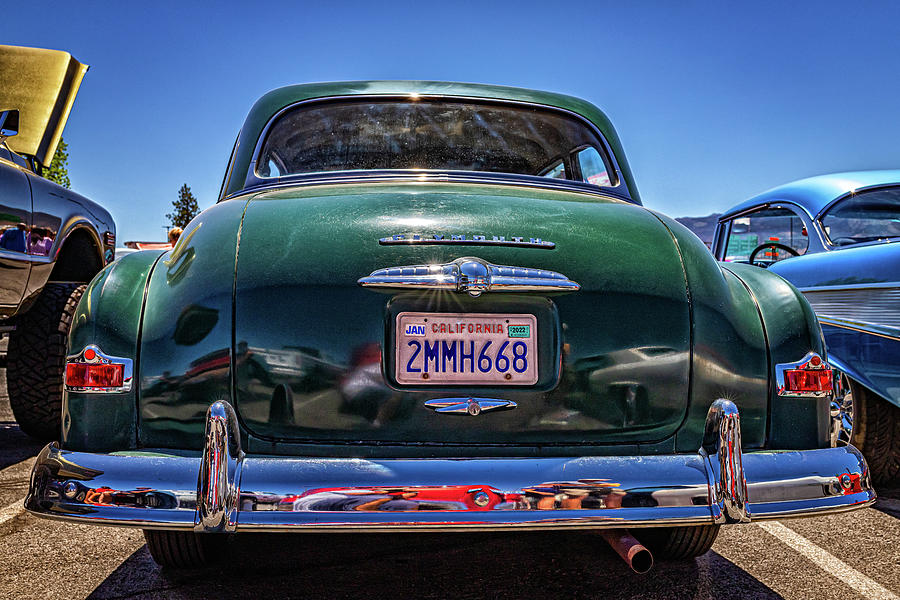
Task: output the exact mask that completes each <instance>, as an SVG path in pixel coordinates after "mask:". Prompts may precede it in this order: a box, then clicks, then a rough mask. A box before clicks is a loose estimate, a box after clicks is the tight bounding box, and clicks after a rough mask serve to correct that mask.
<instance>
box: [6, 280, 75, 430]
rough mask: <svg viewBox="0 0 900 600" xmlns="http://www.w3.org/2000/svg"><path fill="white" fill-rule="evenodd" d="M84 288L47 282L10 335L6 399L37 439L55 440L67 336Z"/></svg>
mask: <svg viewBox="0 0 900 600" xmlns="http://www.w3.org/2000/svg"><path fill="white" fill-rule="evenodd" d="M86 287H87V286H86V285H84V284H79V283H48V284H47V285H46V286H45V287H44V289H43V291H42V292H41V295H40V296H38V298H37V300H35V302H34V304H33V305H32V306H31V308H30V309H29V310H28V312H27V313H25V314H24V315H21V316H19V317H17V318H16V330H15V331H14V332H12V334H11V335H10V338H9V350H8V353H7V356H8V358H7V371H6V381H7V388H8V390H9V403H10V405H11V407H12V411H13V414H14V415H15V417H16V421H18V422H19V426H20V427H21V428H22V431H24V432H25V433H27V434H28V435H30V436H33V437H36V438H38V439H41V440H56V439H59V431H60V421H61V417H62V393H63V370H64V369H65V365H66V341H67V339H68V337H69V327H70V326H71V325H72V316H73V315H74V314H75V307H76V306H77V305H78V301H79V300H80V299H81V296H82V294H84V290H85V288H86Z"/></svg>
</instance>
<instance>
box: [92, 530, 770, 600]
mask: <svg viewBox="0 0 900 600" xmlns="http://www.w3.org/2000/svg"><path fill="white" fill-rule="evenodd" d="M233 542H234V543H232V544H231V548H230V552H229V554H230V557H229V561H228V563H227V566H224V567H218V568H210V569H203V570H194V571H181V572H175V571H169V570H162V569H160V568H159V567H158V566H156V564H155V563H154V562H153V559H152V558H151V557H150V554H149V552H148V551H147V547H146V546H144V547H142V548H141V549H140V550H138V551H136V552H135V553H134V554H132V555H131V556H130V557H129V558H128V559H127V560H126V561H125V562H123V563H122V564H121V565H120V566H119V568H118V569H116V570H115V571H114V572H113V573H112V574H111V575H110V576H109V577H108V578H107V579H106V580H105V581H104V582H103V583H101V584H100V585H99V586H98V587H97V588H96V589H95V590H94V592H93V594H92V595H91V596H90V598H117V597H122V596H127V597H129V598H157V597H158V598H163V597H165V598H185V599H187V598H208V597H220V596H226V595H227V596H229V597H234V598H245V597H246V598H251V597H253V598H259V597H267V596H269V597H272V596H281V597H307V598H309V597H313V598H315V597H327V598H344V597H351V598H355V597H364V598H391V599H396V598H403V597H415V598H417V599H418V598H447V597H453V598H454V599H465V598H479V599H480V598H485V597H488V598H526V597H536V596H540V597H558V598H562V597H565V598H597V597H610V598H616V599H617V600H620V599H625V598H645V597H653V598H719V597H721V598H729V597H741V598H766V599H772V598H781V596H780V595H778V594H777V593H775V592H774V591H773V590H771V589H770V588H768V587H766V586H765V585H763V584H762V583H760V582H759V581H757V580H756V579H754V578H753V576H752V575H750V574H749V573H746V572H745V571H743V570H742V569H740V568H739V567H737V566H736V565H734V564H733V563H731V562H730V561H728V560H726V559H725V558H723V557H721V556H719V555H718V554H716V553H715V552H709V553H707V554H706V555H705V556H702V557H700V558H699V559H697V560H694V561H686V562H679V563H661V564H657V565H656V566H655V567H654V569H653V570H652V571H651V572H650V573H649V574H648V575H645V576H641V575H636V574H634V573H632V572H631V571H630V570H629V569H628V567H626V566H625V564H624V563H623V562H622V561H621V559H619V557H618V556H616V555H615V554H614V553H613V552H612V551H611V550H610V549H609V548H608V547H607V546H606V545H605V543H604V542H603V540H602V539H600V537H599V536H598V535H596V534H591V533H589V532H553V533H545V532H540V533H502V534H493V533H491V534H485V533H470V534H442V535H425V534H396V535H382V534H368V535H366V534H306V535H303V534H299V535H288V534H281V535H262V534H243V535H241V536H237V537H236V538H234V539H233Z"/></svg>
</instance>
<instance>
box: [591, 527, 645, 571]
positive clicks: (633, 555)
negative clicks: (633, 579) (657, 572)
mask: <svg viewBox="0 0 900 600" xmlns="http://www.w3.org/2000/svg"><path fill="white" fill-rule="evenodd" d="M600 535H602V536H603V539H604V540H606V541H607V543H608V544H609V545H610V546H612V549H613V550H615V551H616V553H617V554H618V555H619V556H621V557H622V560H624V561H625V562H626V563H628V566H629V567H631V570H632V571H634V572H635V573H640V574H641V575H643V574H644V573H646V572H648V571H649V570H650V569H651V568H653V555H652V554H651V553H650V551H649V550H647V549H646V548H645V547H644V546H643V545H641V543H640V542H639V541H637V540H636V539H634V538H633V537H631V534H630V533H628V530H627V529H604V530H602V531H600Z"/></svg>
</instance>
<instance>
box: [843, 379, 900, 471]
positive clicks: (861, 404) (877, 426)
mask: <svg viewBox="0 0 900 600" xmlns="http://www.w3.org/2000/svg"><path fill="white" fill-rule="evenodd" d="M850 385H851V386H852V389H853V434H852V437H851V440H852V442H851V443H852V444H853V445H854V446H856V448H857V449H859V451H860V452H862V454H863V456H865V457H866V462H867V463H868V464H869V473H870V475H871V477H872V482H873V483H875V485H890V484H896V483H898V482H900V408H898V407H896V406H894V405H893V404H891V403H890V402H888V401H887V400H885V399H884V398H882V397H881V396H879V395H878V394H876V393H874V392H871V391H869V390H867V389H866V388H864V387H862V386H861V385H859V384H857V383H855V382H851V383H850Z"/></svg>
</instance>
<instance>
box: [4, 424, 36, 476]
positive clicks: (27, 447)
mask: <svg viewBox="0 0 900 600" xmlns="http://www.w3.org/2000/svg"><path fill="white" fill-rule="evenodd" d="M43 447H44V444H43V443H41V442H38V441H36V440H35V439H34V438H31V437H28V436H27V435H25V434H24V433H22V430H21V429H19V426H18V425H17V424H16V422H15V421H0V469H5V468H6V467H8V466H9V465H14V464H16V463H17V462H21V461H23V460H25V459H26V458H31V457H33V456H35V455H37V453H38V452H40V451H41V448H43Z"/></svg>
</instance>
